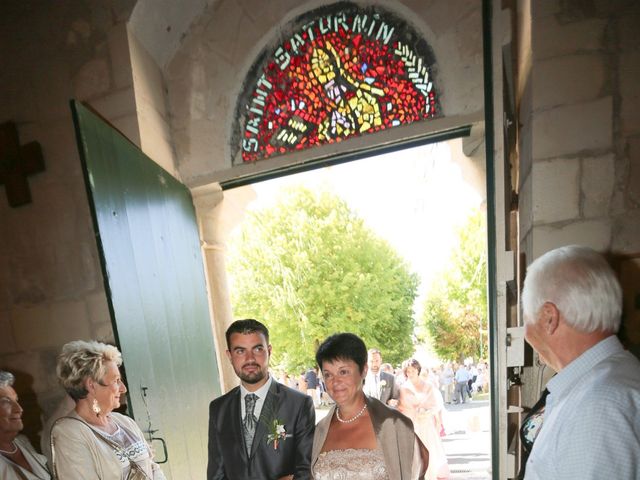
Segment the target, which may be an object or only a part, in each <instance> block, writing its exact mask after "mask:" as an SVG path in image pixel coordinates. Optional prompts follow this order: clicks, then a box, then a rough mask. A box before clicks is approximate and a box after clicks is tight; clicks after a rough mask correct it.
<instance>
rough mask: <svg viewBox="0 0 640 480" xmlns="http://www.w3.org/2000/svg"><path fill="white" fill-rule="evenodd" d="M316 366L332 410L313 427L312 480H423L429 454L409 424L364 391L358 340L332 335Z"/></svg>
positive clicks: (364, 362)
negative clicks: (322, 378) (323, 382)
mask: <svg viewBox="0 0 640 480" xmlns="http://www.w3.org/2000/svg"><path fill="white" fill-rule="evenodd" d="M316 361H317V363H318V366H319V367H320V370H321V371H322V375H323V377H324V381H325V384H326V388H327V392H328V394H329V395H330V396H331V398H332V399H333V401H334V402H335V405H334V407H333V408H332V409H331V410H330V411H329V413H328V414H327V416H326V417H325V418H323V419H322V420H321V421H320V422H319V423H318V425H317V427H316V431H315V435H314V440H313V452H312V459H311V465H312V472H313V476H314V478H315V479H316V480H414V479H421V478H423V473H424V471H425V470H426V464H427V461H428V460H427V457H428V453H427V452H426V449H424V446H422V444H421V443H420V441H419V440H418V438H417V437H416V435H415V433H414V431H413V426H412V425H411V421H410V420H409V419H408V418H407V417H405V416H404V415H402V414H400V413H399V412H398V411H396V410H393V409H391V408H389V407H387V406H386V405H384V404H383V403H381V402H380V401H378V400H376V399H375V398H371V397H367V396H366V395H365V394H364V392H363V385H364V379H365V377H366V375H367V348H366V346H365V344H364V342H363V341H362V339H360V338H359V337H358V336H357V335H354V334H352V333H338V334H335V335H332V336H330V337H329V338H327V339H326V340H325V341H324V342H323V343H322V345H320V347H319V348H318V351H317V353H316Z"/></svg>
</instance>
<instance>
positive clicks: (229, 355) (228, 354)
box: [224, 350, 231, 361]
mask: <svg viewBox="0 0 640 480" xmlns="http://www.w3.org/2000/svg"><path fill="white" fill-rule="evenodd" d="M224 353H226V354H227V358H228V359H229V361H231V352H230V351H229V350H225V351H224Z"/></svg>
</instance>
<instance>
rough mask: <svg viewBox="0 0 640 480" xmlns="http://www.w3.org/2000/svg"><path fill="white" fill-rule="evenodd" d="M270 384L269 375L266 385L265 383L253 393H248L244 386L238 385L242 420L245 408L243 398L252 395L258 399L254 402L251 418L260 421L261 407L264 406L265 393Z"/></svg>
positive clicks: (267, 391)
mask: <svg viewBox="0 0 640 480" xmlns="http://www.w3.org/2000/svg"><path fill="white" fill-rule="evenodd" d="M271 382H273V377H272V376H271V375H269V379H268V380H267V383H265V384H264V385H263V386H261V387H260V388H259V389H258V390H256V391H255V392H250V391H249V390H247V389H246V388H244V385H242V384H240V408H241V409H242V418H244V417H245V408H246V406H245V402H244V397H246V396H247V395H248V394H249V393H253V394H254V395H256V396H257V397H258V399H257V400H256V406H255V407H254V409H253V416H254V417H256V418H257V419H258V420H259V419H260V412H262V406H263V405H264V400H265V399H266V398H267V393H269V388H270V387H271ZM267 413H268V412H267Z"/></svg>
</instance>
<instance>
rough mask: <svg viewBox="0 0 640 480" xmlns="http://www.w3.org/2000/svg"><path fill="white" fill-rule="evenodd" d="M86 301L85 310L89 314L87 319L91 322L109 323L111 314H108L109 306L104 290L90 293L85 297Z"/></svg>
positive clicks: (97, 323)
mask: <svg viewBox="0 0 640 480" xmlns="http://www.w3.org/2000/svg"><path fill="white" fill-rule="evenodd" d="M85 301H86V303H87V312H88V314H89V321H90V322H91V323H92V324H96V325H101V324H104V323H106V324H108V325H111V316H110V315H109V306H108V305H107V297H106V295H105V292H104V291H101V292H97V293H90V294H89V295H87V296H86V297H85Z"/></svg>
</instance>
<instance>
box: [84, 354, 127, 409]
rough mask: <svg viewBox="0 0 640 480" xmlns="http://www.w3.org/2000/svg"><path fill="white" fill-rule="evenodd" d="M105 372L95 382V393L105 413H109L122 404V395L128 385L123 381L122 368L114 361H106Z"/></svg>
mask: <svg viewBox="0 0 640 480" xmlns="http://www.w3.org/2000/svg"><path fill="white" fill-rule="evenodd" d="M104 366H105V370H106V372H105V374H104V376H103V377H102V378H101V379H100V380H99V381H97V382H96V381H94V382H93V390H92V391H93V393H94V395H95V397H96V399H97V400H98V403H99V404H100V408H101V409H102V410H103V412H104V413H108V412H110V411H112V410H114V409H116V408H118V407H119V406H120V396H121V395H124V394H125V393H126V391H127V387H125V386H124V383H122V378H120V370H118V366H117V365H116V364H115V363H114V362H105V363H104Z"/></svg>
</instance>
